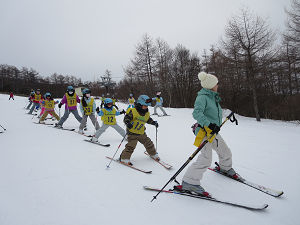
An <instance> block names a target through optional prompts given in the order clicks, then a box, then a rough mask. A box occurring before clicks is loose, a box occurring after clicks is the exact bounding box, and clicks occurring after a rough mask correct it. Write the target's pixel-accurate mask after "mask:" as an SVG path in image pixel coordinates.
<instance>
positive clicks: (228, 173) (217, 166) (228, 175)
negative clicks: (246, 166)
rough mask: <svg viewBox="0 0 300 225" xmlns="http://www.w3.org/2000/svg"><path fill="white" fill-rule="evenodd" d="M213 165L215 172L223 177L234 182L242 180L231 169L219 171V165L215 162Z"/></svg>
mask: <svg viewBox="0 0 300 225" xmlns="http://www.w3.org/2000/svg"><path fill="white" fill-rule="evenodd" d="M215 164H216V167H215V170H217V171H219V172H221V173H222V174H224V175H225V176H227V177H230V178H232V179H234V180H240V181H243V180H244V179H243V178H242V177H241V176H240V175H239V174H238V173H237V172H235V170H234V169H233V168H231V169H229V170H227V171H226V170H224V169H221V167H220V165H219V164H218V163H217V162H216V163H215Z"/></svg>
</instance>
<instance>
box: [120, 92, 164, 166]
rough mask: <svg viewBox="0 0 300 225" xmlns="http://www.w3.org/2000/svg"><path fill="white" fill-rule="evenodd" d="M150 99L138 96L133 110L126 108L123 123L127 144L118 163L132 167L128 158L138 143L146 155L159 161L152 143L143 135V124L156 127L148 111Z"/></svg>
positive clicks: (156, 124) (145, 96)
mask: <svg viewBox="0 0 300 225" xmlns="http://www.w3.org/2000/svg"><path fill="white" fill-rule="evenodd" d="M151 101H152V100H151V98H149V97H148V96H147V95H141V96H139V98H138V100H137V102H136V104H135V108H128V109H127V112H126V115H125V117H124V123H125V124H126V126H127V134H128V137H127V139H128V143H127V144H126V146H125V149H124V150H123V151H122V153H121V156H120V161H121V162H123V163H126V164H128V165H132V163H131V162H130V157H131V155H132V153H133V151H134V149H135V147H136V145H137V143H138V142H140V143H141V144H143V145H144V146H145V148H146V151H147V152H148V154H149V155H150V156H151V157H152V158H154V159H155V160H157V161H159V160H160V159H159V156H158V154H157V152H156V149H155V147H154V144H153V142H152V141H151V139H150V138H149V137H148V136H147V135H146V133H145V130H146V128H145V124H146V123H148V124H151V125H154V126H156V127H158V123H157V122H156V121H153V119H152V118H151V117H150V113H149V111H148V106H149V105H151Z"/></svg>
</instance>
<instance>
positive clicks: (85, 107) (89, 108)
mask: <svg viewBox="0 0 300 225" xmlns="http://www.w3.org/2000/svg"><path fill="white" fill-rule="evenodd" d="M82 94H83V97H82V99H81V103H80V111H81V113H82V120H81V123H80V126H79V131H78V133H80V134H83V128H85V127H86V122H87V118H88V117H90V119H91V121H92V123H93V124H94V126H95V128H96V130H98V129H99V128H100V126H99V123H98V121H97V119H96V116H95V111H96V103H95V100H94V98H92V97H91V90H90V89H88V88H85V89H84V90H83V91H82Z"/></svg>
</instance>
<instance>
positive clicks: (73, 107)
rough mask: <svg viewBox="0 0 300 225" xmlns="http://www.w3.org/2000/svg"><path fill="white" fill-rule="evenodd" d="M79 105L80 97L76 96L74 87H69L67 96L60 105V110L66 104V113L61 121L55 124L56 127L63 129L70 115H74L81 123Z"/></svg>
mask: <svg viewBox="0 0 300 225" xmlns="http://www.w3.org/2000/svg"><path fill="white" fill-rule="evenodd" d="M77 103H80V99H79V97H78V96H77V95H76V93H75V90H74V88H73V87H72V86H68V88H67V92H66V94H65V95H64V97H63V99H62V100H61V102H60V103H59V104H58V108H61V106H62V105H63V104H65V113H64V115H63V117H62V118H61V119H60V121H59V122H58V123H57V124H55V127H57V128H62V125H63V123H64V122H65V121H66V120H67V118H68V117H69V115H70V113H73V115H74V116H75V118H76V119H77V121H78V122H79V123H81V120H82V118H81V116H79V114H78V110H77Z"/></svg>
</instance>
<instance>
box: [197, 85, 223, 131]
mask: <svg viewBox="0 0 300 225" xmlns="http://www.w3.org/2000/svg"><path fill="white" fill-rule="evenodd" d="M220 101H221V98H220V96H219V93H217V92H214V91H211V90H209V89H206V88H202V89H201V90H200V91H199V92H198V96H197V98H196V101H195V105H194V111H193V117H194V119H195V120H197V122H198V123H199V124H200V125H201V126H202V127H204V126H208V125H209V124H210V123H215V124H217V125H218V126H220V125H221V123H222V108H221V106H220V103H219V102H220Z"/></svg>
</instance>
